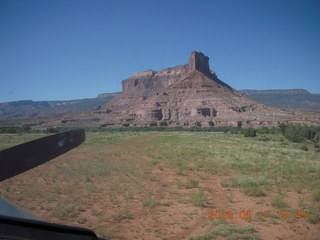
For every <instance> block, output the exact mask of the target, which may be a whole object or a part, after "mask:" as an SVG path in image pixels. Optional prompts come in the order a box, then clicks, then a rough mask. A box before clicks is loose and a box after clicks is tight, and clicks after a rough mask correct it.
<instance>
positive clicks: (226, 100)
mask: <svg viewBox="0 0 320 240" xmlns="http://www.w3.org/2000/svg"><path fill="white" fill-rule="evenodd" d="M92 117H94V118H95V119H99V121H96V122H97V123H98V124H99V125H100V126H227V125H232V126H257V125H277V124H278V123H279V122H288V121H295V122H302V123H311V124H312V123H313V122H316V121H319V116H311V115H308V116H305V114H304V113H298V112H295V111H288V110H283V109H279V108H274V107H270V106H267V105H263V104H261V103H258V102H256V101H254V100H252V99H250V98H248V97H247V96H245V95H244V94H242V93H240V92H238V91H236V90H235V89H233V88H231V87H230V86H228V85H227V84H226V83H224V82H222V81H221V80H219V79H218V77H217V75H216V74H215V73H214V72H213V71H211V70H210V68H209V58H208V57H207V56H205V55H204V54H203V53H200V52H193V53H192V54H191V57H190V59H189V63H188V64H185V65H181V66H176V67H172V68H166V69H164V70H162V71H159V72H157V71H153V70H147V71H145V72H141V73H137V74H135V75H133V76H132V77H130V78H128V79H126V80H123V81H122V93H121V94H120V95H118V96H117V97H116V98H114V99H113V100H112V101H110V102H109V103H107V104H106V105H103V106H102V107H100V108H99V109H97V110H96V111H93V112H92V113H91V114H90V116H87V115H86V116H82V120H83V121H85V118H88V119H89V118H92Z"/></svg>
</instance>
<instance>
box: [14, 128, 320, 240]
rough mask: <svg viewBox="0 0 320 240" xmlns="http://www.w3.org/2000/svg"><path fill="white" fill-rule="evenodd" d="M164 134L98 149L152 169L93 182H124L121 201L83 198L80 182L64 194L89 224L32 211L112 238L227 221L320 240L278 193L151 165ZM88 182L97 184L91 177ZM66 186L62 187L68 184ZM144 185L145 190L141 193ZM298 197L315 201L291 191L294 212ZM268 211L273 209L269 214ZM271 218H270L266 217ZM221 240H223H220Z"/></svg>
mask: <svg viewBox="0 0 320 240" xmlns="http://www.w3.org/2000/svg"><path fill="white" fill-rule="evenodd" d="M163 134H164V133H154V134H151V135H148V136H146V137H144V138H139V139H133V140H129V141H126V142H125V143H124V142H120V143H116V144H112V145H109V146H108V148H103V149H104V150H101V148H100V147H99V149H100V150H99V151H100V152H99V154H100V155H103V154H108V156H109V159H108V160H109V161H110V162H117V161H119V159H126V161H128V162H130V164H132V165H136V166H146V165H147V166H148V168H146V169H145V171H144V172H143V171H142V170H141V171H142V172H141V174H140V175H130V174H126V176H124V177H116V176H110V177H108V178H106V180H105V181H103V180H101V179H100V180H97V181H94V183H90V184H94V186H95V187H96V188H100V189H103V188H105V185H106V184H111V183H110V181H114V182H118V181H119V183H118V184H119V185H117V184H113V185H112V187H114V188H119V189H120V188H121V187H123V186H124V189H123V191H122V192H121V194H120V193H119V194H118V195H117V196H116V198H113V197H112V196H111V197H110V195H109V196H107V195H103V193H101V194H94V193H93V194H91V195H88V196H90V197H88V196H87V195H83V196H82V197H81V191H82V190H81V188H82V187H81V186H83V185H84V184H85V183H82V182H78V183H75V184H74V186H73V188H74V189H73V194H74V195H75V196H78V198H75V199H73V200H72V201H71V200H70V201H69V200H66V199H65V198H67V196H68V195H63V194H61V199H62V200H61V199H60V201H63V202H70V203H73V204H74V205H77V204H78V205H82V206H84V209H82V210H80V211H81V216H83V219H85V221H83V222H81V221H79V219H78V220H77V221H75V220H74V219H72V220H71V221H70V219H68V218H65V219H63V218H59V217H57V215H54V214H53V213H52V212H53V211H52V210H49V211H48V209H45V208H43V207H33V208H32V209H31V211H32V212H34V213H35V214H36V215H38V216H39V217H42V218H43V219H46V220H48V221H53V222H57V223H64V224H70V225H78V226H81V227H87V228H90V229H92V230H94V231H95V232H96V233H97V234H98V235H99V236H102V237H105V238H108V239H159V240H160V239H168V240H169V239H170V240H180V239H190V238H191V237H196V236H200V235H202V234H203V233H205V232H207V231H208V230H209V229H213V228H215V227H216V226H218V225H219V224H226V223H228V224H234V225H236V226H239V227H244V226H248V225H251V226H254V227H255V229H256V230H257V234H258V235H259V236H260V239H266V240H267V239H283V240H285V239H290V240H294V239H312V240H315V239H320V227H319V224H311V223H309V222H308V221H307V217H306V218H303V217H297V214H298V213H297V212H294V213H290V214H289V215H288V218H286V217H287V215H286V212H284V211H286V209H282V210H279V209H277V208H275V207H273V206H271V204H270V196H272V195H273V194H274V193H275V192H276V191H279V189H270V190H268V192H267V193H266V196H262V197H250V196H247V195H245V194H244V193H243V192H241V191H240V189H239V188H231V187H223V186H222V185H221V182H222V181H223V180H226V179H230V178H231V177H232V176H231V175H225V174H209V173H206V172H201V171H193V172H189V173H188V174H186V175H184V174H177V172H176V170H175V168H174V167H172V165H171V164H169V162H168V161H159V162H157V163H156V164H154V165H152V164H149V163H148V161H150V158H149V156H148V154H144V152H146V151H147V150H146V149H145V146H144V145H145V143H148V142H150V141H153V140H155V139H157V138H158V137H161V136H162V135H163ZM227 147H232V146H227ZM123 149H125V151H123ZM160 150H161V149H160ZM160 150H159V151H160ZM118 151H121V154H120V155H119V154H115V153H117V152H118ZM133 153H134V154H133ZM137 155H138V156H140V157H137ZM90 156H91V157H92V152H91V153H90V152H87V151H84V150H82V151H78V152H77V151H71V152H69V153H67V154H65V156H64V158H65V159H67V158H79V159H85V158H88V157H90ZM40 168H41V169H39V171H41V170H43V171H44V172H46V171H48V172H49V171H52V165H46V166H43V167H40ZM18 178H19V179H18V180H17V181H18V182H19V180H21V181H24V180H25V179H27V178H28V176H27V175H25V176H21V177H18ZM190 178H191V179H199V185H197V186H195V187H190V188H188V187H183V186H179V185H177V182H180V183H186V182H187V181H188V179H190ZM39 179H40V177H39V178H38V180H39ZM39 181H41V179H40V180H39ZM87 181H89V182H90V181H93V180H90V179H88V180H87ZM108 181H109V182H108ZM66 184H67V183H66ZM61 185H62V187H63V183H61ZM108 186H109V185H108ZM139 186H141V189H140V190H137V189H139ZM199 189H202V190H203V191H204V193H205V196H206V201H205V203H204V204H202V205H201V206H199V205H198V206H197V205H195V204H193V203H192V202H190V194H191V193H195V192H198V191H199ZM130 193H131V194H130ZM299 195H301V196H303V197H304V198H305V199H306V201H307V200H308V199H309V198H311V196H310V194H309V193H307V192H305V191H301V192H300V193H297V192H286V194H285V196H286V197H285V201H287V202H288V203H290V208H291V209H299V207H298V202H297V199H298V198H299ZM147 200H149V204H148V201H147ZM16 202H17V201H16ZM23 202H24V201H23V200H21V201H18V202H17V203H18V204H20V205H23V206H24V207H26V208H28V207H29V208H31V207H30V206H29V205H28V204H27V203H23ZM34 203H36V202H34ZM48 205H50V204H48ZM49 209H50V208H49ZM217 211H219V212H220V213H221V215H223V214H222V212H224V213H229V215H225V217H224V218H222V217H220V218H219V217H218V215H217V214H218V212H217ZM248 211H249V212H248ZM265 211H270V213H269V212H265ZM213 213H214V214H213ZM231 213H232V216H231ZM248 213H250V214H248ZM267 214H270V215H269V216H267ZM217 218H218V219H217ZM203 239H204V238H203ZM217 239H224V238H221V237H217ZM225 239H228V238H225ZM243 239H254V238H243Z"/></svg>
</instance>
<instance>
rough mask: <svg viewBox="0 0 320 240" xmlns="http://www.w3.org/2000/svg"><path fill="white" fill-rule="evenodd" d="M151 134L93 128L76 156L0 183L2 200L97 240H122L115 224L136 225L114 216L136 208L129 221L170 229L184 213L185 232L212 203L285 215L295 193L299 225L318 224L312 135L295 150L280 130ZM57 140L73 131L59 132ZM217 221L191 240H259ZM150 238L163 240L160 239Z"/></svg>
mask: <svg viewBox="0 0 320 240" xmlns="http://www.w3.org/2000/svg"><path fill="white" fill-rule="evenodd" d="M137 129H138V130H137ZM148 129H149V130H147V128H123V129H121V131H117V129H107V128H90V129H89V131H87V132H86V136H87V139H86V142H85V143H83V144H82V145H80V146H79V147H78V148H76V149H73V150H72V151H70V152H68V153H66V154H64V155H62V156H60V157H58V158H56V159H54V160H53V161H50V162H48V163H46V164H43V165H41V166H39V167H37V168H35V169H33V170H30V171H28V172H25V173H23V174H20V175H19V176H16V177H15V178H12V179H9V180H8V181H4V182H2V183H1V184H0V191H1V195H2V196H4V197H6V198H7V199H9V200H11V201H13V202H16V203H18V204H19V205H20V204H21V206H23V207H24V208H25V209H26V210H29V211H32V212H33V213H34V214H36V215H39V216H40V217H45V219H48V220H49V221H56V222H57V220H59V221H60V222H61V223H65V224H70V225H72V224H75V225H79V224H83V226H97V227H96V228H95V230H97V232H98V234H99V235H100V236H114V235H116V237H121V233H122V231H121V224H123V223H127V222H131V221H124V220H125V219H127V220H128V219H131V218H133V219H135V220H139V218H141V216H139V215H138V214H137V215H135V214H134V213H133V212H130V211H127V210H126V211H120V212H119V209H130V210H131V209H134V208H140V209H138V210H141V211H134V212H135V213H136V212H139V213H140V212H143V213H146V212H147V213H148V214H154V215H153V216H152V217H150V218H155V217H156V216H160V215H161V217H162V216H166V217H167V219H170V220H168V222H169V224H175V223H176V220H175V219H174V217H173V216H175V215H176V214H179V213H178V212H174V210H173V209H174V208H175V207H177V206H179V209H180V208H181V209H183V210H184V207H186V209H188V210H187V211H186V212H183V211H182V210H181V211H180V212H181V213H180V214H185V215H186V217H188V219H189V220H190V223H191V222H192V221H194V220H196V219H197V218H199V216H200V213H201V214H202V215H201V217H202V218H203V216H204V215H203V212H204V211H206V210H207V209H209V207H210V208H211V206H214V204H215V203H216V202H215V197H216V196H220V197H221V196H223V198H224V201H225V204H226V205H227V206H231V207H233V206H234V204H236V202H237V200H238V199H237V198H238V196H241V197H243V198H248V199H250V200H252V201H250V202H253V203H254V202H257V204H258V202H259V204H260V205H259V207H260V206H261V210H264V208H266V206H269V207H270V206H271V205H272V207H273V208H279V209H283V210H286V209H287V208H288V207H289V206H288V203H287V202H286V201H285V200H286V199H285V198H284V196H285V195H286V192H289V191H290V192H296V193H293V195H294V194H296V197H297V202H298V205H299V208H300V209H299V210H302V209H303V210H306V211H307V212H308V218H307V219H306V221H305V224H310V223H312V224H319V223H320V219H319V218H320V217H319V209H320V205H319V203H320V191H319V185H320V179H319V176H320V160H319V159H320V158H319V145H320V144H319V140H318V139H317V137H316V136H317V133H318V132H317V131H318V130H317V128H312V129H313V130H314V131H315V135H314V137H313V138H312V139H308V138H307V137H305V138H304V139H303V141H302V142H296V141H291V140H289V139H288V138H287V137H286V136H285V135H283V134H282V133H281V131H284V133H285V131H286V129H287V125H285V127H284V128H281V127H279V128H265V127H264V128H258V129H254V130H255V132H256V137H245V136H244V131H245V130H244V129H242V128H207V129H202V128H190V129H183V128H178V131H176V132H173V129H168V128H148ZM288 129H290V128H288ZM62 130H70V129H66V128H64V129H61V128H58V131H62ZM151 130H156V132H155V131H151ZM288 131H289V130H288ZM48 134H49V131H48V129H45V130H43V131H42V132H41V131H39V132H35V131H34V130H31V131H30V132H26V133H24V132H16V133H3V134H0V146H1V147H0V150H2V149H5V148H8V147H11V146H14V145H17V144H20V143H23V142H26V141H30V140H33V139H36V138H39V137H43V136H46V135H48ZM311 135H312V134H311ZM311 135H310V136H311ZM223 179H224V180H223ZM219 182H220V184H221V186H222V189H221V187H220V186H217V184H219ZM227 188H228V189H227ZM234 188H239V189H240V191H241V192H242V193H244V194H245V195H246V196H244V195H243V194H242V193H241V192H240V193H239V192H238V191H236V190H235V189H234ZM223 191H224V193H223V194H222V192H223ZM227 191H228V193H226V192H227ZM275 192H278V193H279V194H276V195H274V194H275ZM235 193H236V196H237V197H236V199H235ZM301 193H304V195H303V196H304V197H305V196H306V197H305V198H304V197H301V196H302V195H301ZM219 194H221V195H219ZM291 194H292V193H291ZM287 196H289V195H288V194H287ZM310 196H311V197H310ZM258 197H259V198H258ZM298 198H299V199H298ZM156 199H159V200H156ZM220 202H222V200H221V201H220ZM288 202H289V201H288ZM290 203H291V201H290ZM220 204H221V203H220ZM158 206H166V207H158ZM204 207H208V208H204ZM219 207H221V206H219ZM148 208H150V209H148ZM179 218H181V219H182V216H179ZM270 219H272V221H273V223H279V222H281V221H282V220H279V219H277V218H276V217H272V218H271V217H270ZM197 220H198V219H197ZM216 220H218V222H219V221H220V222H219V223H220V224H219V225H217V226H216V227H215V228H214V229H212V230H211V231H210V232H211V233H208V234H209V235H206V234H204V235H203V236H199V237H198V238H194V239H215V238H216V239H222V238H226V239H258V237H257V235H256V233H255V232H254V231H251V230H252V229H251V230H249V228H248V229H246V228H240V227H237V226H234V225H229V224H226V223H227V222H228V221H229V220H228V219H223V218H221V219H216ZM204 221H207V219H204ZM265 221H266V222H268V223H270V221H271V220H270V221H268V220H265ZM266 222H263V221H262V220H261V221H257V222H255V224H256V223H257V224H265V223H266ZM271 223H272V222H271ZM112 224H113V225H112ZM118 224H119V225H118ZM178 224H181V223H178ZM203 224H211V222H210V221H207V222H206V223H203ZM183 226H184V225H183ZM190 226H191V224H190V225H187V224H186V225H185V226H184V227H185V228H186V229H187V228H188V227H190ZM119 229H120V230H119ZM222 232H228V233H230V235H228V236H224V235H222ZM157 234H158V236H159V238H160V236H161V237H163V238H164V236H162V235H161V232H158V233H157ZM210 234H212V235H210ZM118 235H119V236H118ZM213 235H214V237H213ZM210 236H211V238H210ZM201 237H202V238H201ZM205 237H206V238H205ZM168 238H170V237H168Z"/></svg>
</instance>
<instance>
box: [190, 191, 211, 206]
mask: <svg viewBox="0 0 320 240" xmlns="http://www.w3.org/2000/svg"><path fill="white" fill-rule="evenodd" d="M190 199H191V202H192V203H193V204H194V205H195V206H199V207H204V206H205V205H206V204H207V197H206V195H205V193H204V190H202V189H199V190H198V192H195V193H191V194H190Z"/></svg>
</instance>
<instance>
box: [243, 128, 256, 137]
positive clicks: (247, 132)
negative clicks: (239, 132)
mask: <svg viewBox="0 0 320 240" xmlns="http://www.w3.org/2000/svg"><path fill="white" fill-rule="evenodd" d="M243 134H244V136H245V137H255V136H257V131H256V130H255V129H253V128H246V129H244V131H243Z"/></svg>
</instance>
